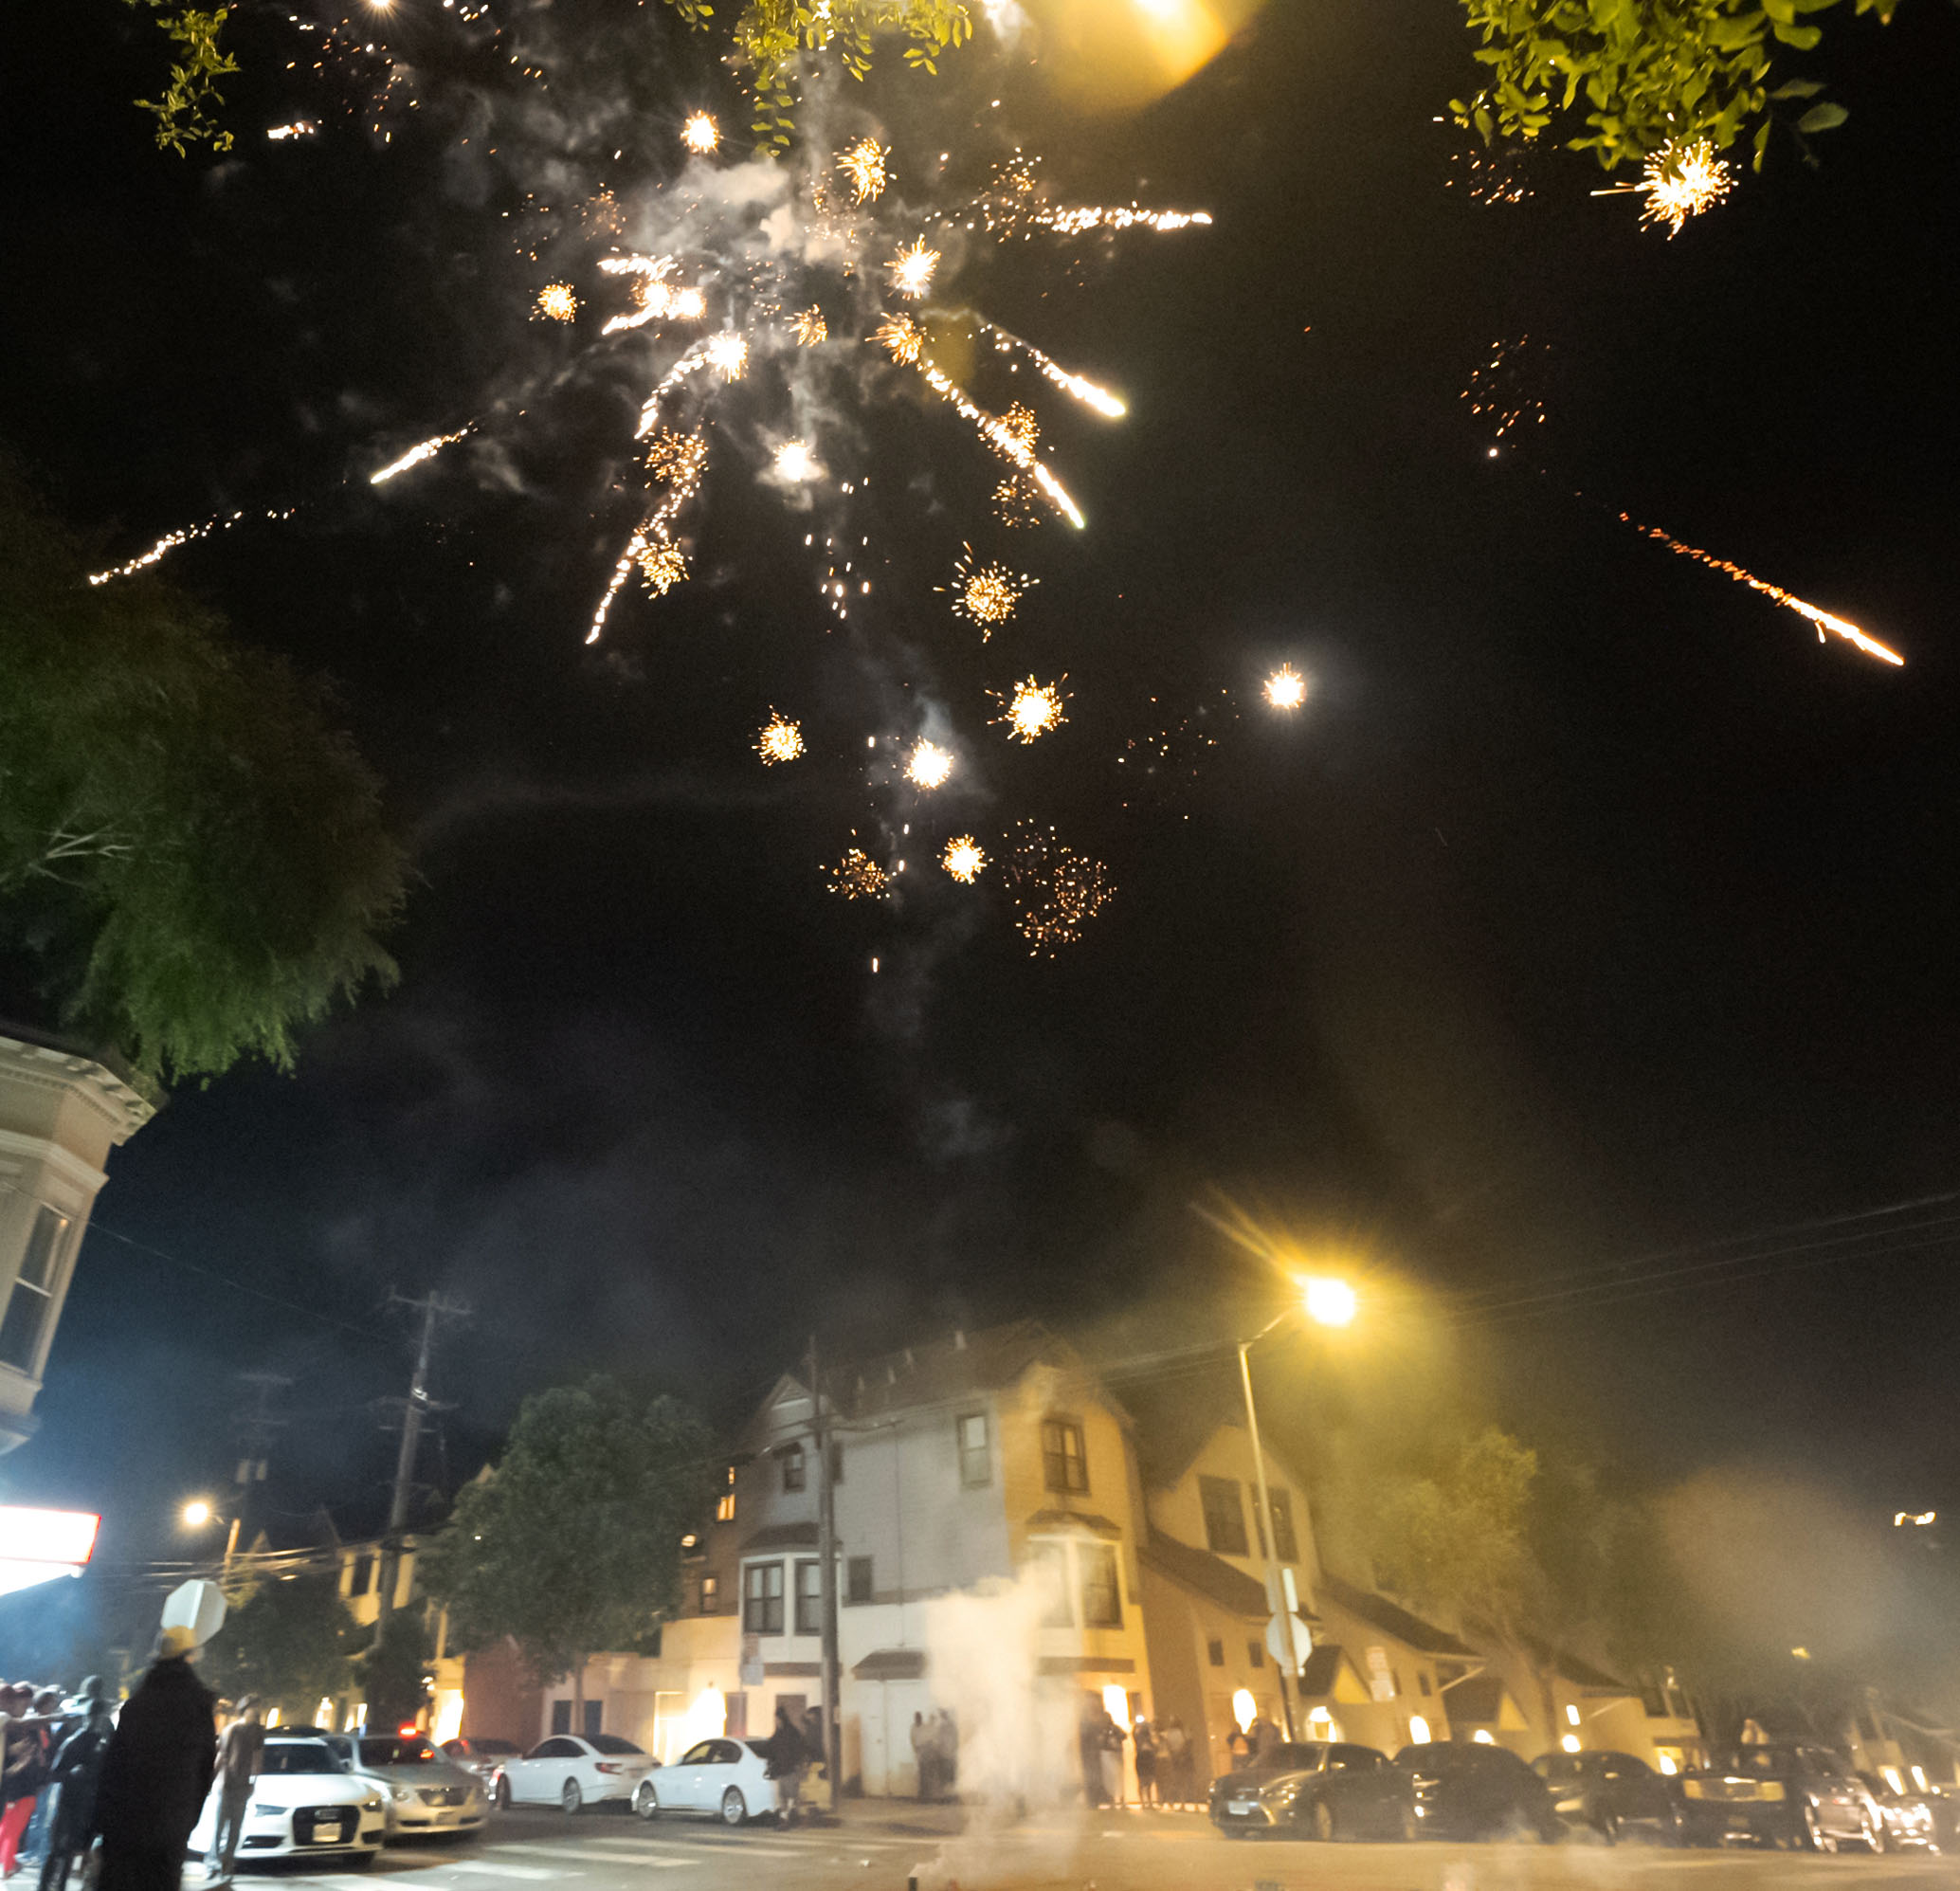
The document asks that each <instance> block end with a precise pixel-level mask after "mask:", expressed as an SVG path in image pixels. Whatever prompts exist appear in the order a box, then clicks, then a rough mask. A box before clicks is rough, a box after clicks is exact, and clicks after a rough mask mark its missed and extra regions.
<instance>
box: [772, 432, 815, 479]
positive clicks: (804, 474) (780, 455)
mask: <svg viewBox="0 0 1960 1891" xmlns="http://www.w3.org/2000/svg"><path fill="white" fill-rule="evenodd" d="M823 471H824V468H823V464H822V463H821V462H820V461H819V460H818V458H817V456H816V454H815V453H814V452H813V451H812V450H811V448H810V444H809V442H808V440H786V441H784V442H783V444H782V445H780V446H778V447H777V448H776V457H775V472H776V478H777V479H779V480H788V481H789V482H790V483H791V484H792V485H799V486H800V485H805V484H808V482H810V481H811V480H814V479H817V478H819V477H820V476H821V475H822V473H823Z"/></svg>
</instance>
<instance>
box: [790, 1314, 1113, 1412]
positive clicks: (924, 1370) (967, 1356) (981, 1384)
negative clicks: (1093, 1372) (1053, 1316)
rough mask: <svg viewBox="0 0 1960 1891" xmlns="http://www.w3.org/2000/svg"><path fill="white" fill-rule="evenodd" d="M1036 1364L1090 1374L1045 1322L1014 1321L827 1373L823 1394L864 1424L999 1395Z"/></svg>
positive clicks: (1077, 1356) (1080, 1359) (1031, 1320)
mask: <svg viewBox="0 0 1960 1891" xmlns="http://www.w3.org/2000/svg"><path fill="white" fill-rule="evenodd" d="M1037 1365H1049V1366H1059V1367H1062V1368H1063V1369H1073V1370H1075V1371H1078V1372H1082V1371H1086V1370H1087V1369H1086V1368H1085V1367H1084V1365H1083V1363H1082V1357H1081V1355H1080V1354H1079V1353H1078V1352H1077V1351H1076V1350H1075V1348H1074V1347H1073V1346H1071V1345H1069V1344H1068V1342H1067V1341H1066V1340H1064V1339H1061V1338H1058V1337H1057V1336H1055V1335H1054V1334H1052V1333H1050V1332H1049V1331H1048V1329H1047V1328H1046V1327H1045V1326H1044V1325H1043V1324H1042V1323H1041V1321H1040V1320H1036V1319H1017V1320H1013V1321H1010V1322H1009V1323H1008V1324H1007V1325H1006V1326H989V1327H985V1328H983V1329H982V1330H981V1331H979V1332H978V1333H953V1334H950V1335H949V1336H946V1337H945V1338H943V1339H932V1340H927V1341H925V1342H924V1343H922V1344H920V1345H916V1346H907V1347H904V1348H903V1349H901V1350H900V1351H898V1352H897V1353H886V1354H882V1355H879V1356H878V1357H876V1358H871V1359H860V1360H852V1361H848V1362H846V1363H845V1364H844V1365H843V1366H840V1367H837V1368H835V1369H834V1370H832V1371H830V1372H827V1373H825V1375H824V1390H825V1392H826V1395H827V1397H828V1398H829V1399H830V1400H831V1401H832V1402H833V1403H834V1404H835V1405H836V1406H837V1407H838V1408H839V1409H841V1410H843V1411H845V1412H847V1413H849V1414H850V1415H851V1416H852V1417H856V1418H864V1417H870V1416H873V1415H876V1414H879V1413H883V1412H892V1411H903V1410H906V1409H909V1408H911V1407H914V1406H921V1405H940V1404H944V1403H946V1402H947V1401H949V1400H953V1399H957V1398H959V1397H961V1396H962V1395H963V1394H968V1393H980V1392H991V1391H1000V1390H1001V1389H1002V1388H1003V1387H1005V1386H1010V1385H1012V1384H1013V1383H1014V1382H1015V1381H1016V1380H1017V1379H1019V1378H1020V1377H1021V1376H1022V1375H1023V1374H1024V1373H1026V1372H1027V1371H1028V1370H1029V1368H1031V1367H1033V1366H1037Z"/></svg>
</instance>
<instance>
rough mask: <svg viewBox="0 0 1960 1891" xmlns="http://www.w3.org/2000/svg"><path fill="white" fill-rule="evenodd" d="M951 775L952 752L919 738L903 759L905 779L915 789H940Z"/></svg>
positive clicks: (935, 743)
mask: <svg viewBox="0 0 1960 1891" xmlns="http://www.w3.org/2000/svg"><path fill="white" fill-rule="evenodd" d="M951 773H953V751H952V750H951V749H942V748H941V747H940V746H939V745H938V743H937V742H929V741H926V740H924V739H923V738H921V739H920V740H919V741H917V742H915V743H914V744H913V748H912V753H911V755H908V756H907V757H906V758H905V778H906V780H907V781H909V782H911V783H912V785H913V786H914V787H915V788H941V787H944V786H945V783H946V778H947V776H948V775H950V774H951Z"/></svg>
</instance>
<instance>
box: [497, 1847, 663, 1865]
mask: <svg viewBox="0 0 1960 1891" xmlns="http://www.w3.org/2000/svg"><path fill="white" fill-rule="evenodd" d="M491 1849H492V1850H493V1851H497V1852H509V1853H511V1854H512V1855H513V1856H514V1857H517V1858H570V1859H575V1860H577V1862H578V1863H579V1864H644V1865H646V1866H648V1867H649V1868H653V1869H665V1870H669V1871H671V1870H674V1869H677V1868H680V1867H684V1866H685V1865H687V1864H690V1863H691V1861H690V1860H688V1859H684V1858H670V1857H668V1856H667V1855H666V1854H665V1853H664V1852H661V1853H654V1852H636V1853H634V1854H632V1855H631V1856H628V1857H622V1856H621V1855H620V1854H619V1853H618V1852H613V1851H600V1850H599V1849H598V1847H597V1846H595V1845H573V1846H537V1845H515V1846H491Z"/></svg>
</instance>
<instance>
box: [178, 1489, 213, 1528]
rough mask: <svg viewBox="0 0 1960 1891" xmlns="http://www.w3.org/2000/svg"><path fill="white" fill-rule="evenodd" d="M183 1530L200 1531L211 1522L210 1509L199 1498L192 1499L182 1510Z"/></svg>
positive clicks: (207, 1504)
mask: <svg viewBox="0 0 1960 1891" xmlns="http://www.w3.org/2000/svg"><path fill="white" fill-rule="evenodd" d="M183 1518H184V1528H185V1529H187V1530H202V1529H203V1528H204V1526H205V1525H206V1524H207V1523H209V1521H210V1520H211V1507H210V1505H209V1503H207V1502H206V1501H205V1500H204V1499H203V1498H201V1497H196V1498H192V1499H191V1501H190V1502H189V1503H187V1504H186V1505H185V1506H184V1510H183Z"/></svg>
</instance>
